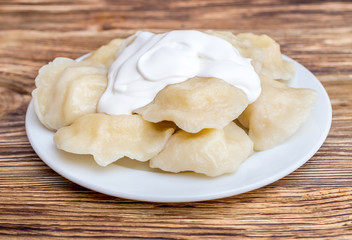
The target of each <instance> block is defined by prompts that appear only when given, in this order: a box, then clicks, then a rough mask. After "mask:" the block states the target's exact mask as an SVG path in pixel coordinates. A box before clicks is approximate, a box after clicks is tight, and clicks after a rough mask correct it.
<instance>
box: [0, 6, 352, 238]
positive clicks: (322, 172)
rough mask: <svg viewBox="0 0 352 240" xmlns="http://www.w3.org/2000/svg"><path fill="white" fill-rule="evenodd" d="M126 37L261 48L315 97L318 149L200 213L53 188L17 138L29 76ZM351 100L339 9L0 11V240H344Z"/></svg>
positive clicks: (351, 59) (346, 38)
mask: <svg viewBox="0 0 352 240" xmlns="http://www.w3.org/2000/svg"><path fill="white" fill-rule="evenodd" d="M138 29H150V30H153V31H156V32H160V31H164V30H169V29H225V30H230V31H233V32H235V33H238V32H244V31H245V32H248V31H251V32H255V33H266V34H268V35H269V36H272V37H273V38H274V39H276V40H277V41H278V42H279V43H280V44H281V48H282V51H283V53H285V54H286V55H288V56H290V57H292V58H294V59H296V60H298V61H299V62H300V63H302V64H303V65H304V66H306V67H308V68H309V69H310V70H311V71H312V72H313V73H314V74H315V75H316V76H317V77H318V78H319V80H320V81H321V82H322V84H323V85H324V87H325V88H326V90H327V92H328V94H329V96H330V98H331V102H332V108H333V123H332V128H331V131H330V133H329V136H328V138H327V140H326V142H325V143H324V145H323V146H322V147H321V149H320V150H319V151H318V152H317V153H316V154H315V155H314V156H313V157H312V159H310V160H309V161H308V162H307V163H306V164H305V165H304V166H302V167H301V168H299V169H298V170H297V171H295V172H293V173H292V174H290V175H288V176H287V177H285V178H283V179H281V180H280V181H277V182H275V183H273V184H271V185H269V186H266V187H264V188H261V189H258V190H254V191H251V192H249V193H245V194H241V195H238V196H233V197H229V198H225V199H219V200H213V201H207V202H198V203H182V204H161V203H145V202H138V201H131V200H125V199H120V198H115V197H111V196H106V195H103V194H100V193H96V192H93V191H90V190H87V189H85V188H82V187H80V186H78V185H76V184H74V183H72V182H70V181H68V180H66V179H64V178H63V177H61V176H59V175H58V174H56V173H55V172H54V171H53V170H51V169H50V168H48V167H47V166H46V165H45V164H44V163H43V162H42V161H41V160H40V159H39V158H38V156H37V155H36V154H35V152H34V151H33V150H32V148H31V146H30V144H29V142H28V139H27V137H26V133H25V127H24V121H25V112H26V109H27V106H28V103H29V101H30V99H31V91H32V90H33V89H34V78H35V77H36V75H37V72H38V69H39V68H40V67H41V66H43V65H44V64H46V63H47V62H49V61H51V60H53V59H54V58H55V57H58V56H65V57H70V58H77V57H79V56H81V55H83V54H85V53H87V52H90V51H92V50H94V49H95V48H97V47H99V46H100V45H102V44H104V43H106V42H108V41H109V40H110V39H113V38H116V37H126V36H128V35H130V34H132V33H133V32H134V31H135V30H138ZM351 90H352V3H351V1H271V0H258V1H251V3H248V2H247V1H232V0H218V1H216V0H201V1H185V0H184V1H171V0H167V1H158V0H152V1H136V0H133V1H108V0H106V1H94V0H79V1H71V2H68V1H64V0H55V1H49V0H30V1H24V0H13V1H1V2H0V239H54V238H58V239H68V238H74V237H77V238H83V239H89V238H94V239H103V238H115V237H121V238H125V239H128V238H129V239H138V238H141V239H152V238H156V239H224V238H230V239H233V238H236V237H237V238H238V239H244V238H250V239H256V238H263V239H273V238H278V239H295V238H310V239H332V238H336V239H351V238H352V197H351V196H352V186H351V185H352V174H351V172H352V164H351V160H352V94H351Z"/></svg>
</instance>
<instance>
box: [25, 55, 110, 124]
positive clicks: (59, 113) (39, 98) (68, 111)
mask: <svg viewBox="0 0 352 240" xmlns="http://www.w3.org/2000/svg"><path fill="white" fill-rule="evenodd" d="M106 75H107V69H106V67H105V66H104V65H102V64H101V63H93V62H88V61H84V62H76V61H74V60H72V59H69V58H56V59H55V60H54V61H53V62H50V63H49V64H47V65H45V66H43V67H42V68H41V69H40V70H39V74H38V76H37V78H36V79H35V84H36V87H37V88H36V89H35V90H34V91H33V92H32V96H33V103H34V108H35V111H36V113H37V116H38V118H39V120H40V121H41V122H42V123H43V125H44V126H46V127H47V128H48V129H51V130H57V129H59V128H61V127H63V126H67V125H69V124H71V123H72V122H73V121H74V120H75V119H77V118H78V117H80V116H82V115H84V114H87V113H93V112H96V106H97V103H98V101H99V99H100V96H101V95H102V94H103V92H104V90H105V88H106V85H107V76H106Z"/></svg>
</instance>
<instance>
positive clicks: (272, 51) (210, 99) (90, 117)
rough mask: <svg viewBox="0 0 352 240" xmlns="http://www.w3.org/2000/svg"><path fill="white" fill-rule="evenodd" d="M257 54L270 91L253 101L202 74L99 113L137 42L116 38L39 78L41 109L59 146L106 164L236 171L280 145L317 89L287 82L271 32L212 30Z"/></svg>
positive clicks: (288, 68) (53, 65) (36, 94)
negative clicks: (115, 73) (144, 100)
mask: <svg viewBox="0 0 352 240" xmlns="http://www.w3.org/2000/svg"><path fill="white" fill-rule="evenodd" d="M206 33H207V34H211V35H216V36H218V37H221V38H223V39H225V40H226V41H228V42H230V43H231V44H232V45H233V46H234V47H235V48H237V49H238V50H239V52H240V53H241V55H242V56H243V57H246V58H251V59H252V62H251V63H252V65H253V67H254V69H255V71H256V72H257V73H258V75H259V76H260V79H261V87H262V93H261V95H260V97H259V98H258V99H257V100H256V101H255V102H253V103H251V104H249V103H248V99H247V96H246V94H245V93H244V92H243V91H242V90H240V89H238V88H236V87H234V86H232V85H230V84H228V83H226V82H225V81H223V80H221V79H217V78H201V77H194V78H191V79H188V80H186V81H185V82H182V83H178V84H172V85H168V86H166V87H165V88H164V89H163V90H161V91H160V92H159V93H158V94H157V96H156V97H155V98H154V100H153V101H152V102H151V103H149V104H147V105H146V106H143V107H141V108H139V109H135V110H134V114H132V115H115V116H111V115H107V114H104V113H98V112H97V104H98V102H99V99H100V97H101V95H102V94H103V93H104V91H105V89H106V87H107V82H108V79H107V73H108V71H109V67H110V65H111V64H112V62H113V61H114V60H115V59H116V57H117V56H118V54H119V52H121V51H122V50H123V49H124V48H125V47H126V46H127V45H128V44H129V43H130V42H131V40H130V39H131V38H128V39H127V40H123V39H114V40H112V41H111V42H110V43H108V44H107V45H104V46H102V47H100V48H99V49H97V50H96V51H94V52H93V53H91V54H90V55H89V56H88V57H86V58H85V59H83V60H82V61H75V60H72V59H69V58H56V59H55V60H54V61H52V62H50V63H49V64H47V65H45V66H43V67H42V68H41V69H40V70H39V74H38V76H37V78H36V79H35V84H36V89H35V90H34V91H33V93H32V95H33V103H34V108H35V112H36V114H37V116H38V119H39V120H40V121H41V123H42V124H43V125H44V126H45V127H46V128H48V129H50V130H52V131H55V135H54V142H55V144H56V146H57V148H58V149H61V150H64V151H67V152H70V153H74V154H91V155H93V157H94V159H95V161H96V162H97V163H98V164H99V165H101V166H107V165H109V164H111V163H113V162H115V161H117V160H118V159H121V158H123V157H128V158H131V159H135V160H138V161H142V162H145V161H149V164H150V167H152V168H159V169H161V170H164V171H167V172H174V173H178V172H184V171H193V172H196V173H200V174H205V175H207V176H212V177H214V176H219V175H223V174H225V173H232V172H234V171H236V170H237V168H238V167H239V166H240V164H241V163H242V162H243V161H245V160H246V159H247V158H248V157H249V156H250V155H251V154H252V153H253V152H254V151H263V150H266V149H270V148H273V147H275V146H277V145H279V144H281V143H283V142H284V141H285V140H286V139H288V138H289V137H291V136H292V135H293V134H294V133H295V132H296V131H297V130H298V128H299V127H300V126H301V125H302V123H304V122H305V121H306V119H307V118H308V116H309V113H310V110H311V108H312V107H313V106H314V104H315V102H316V99H317V94H316V92H315V91H313V90H311V89H297V88H292V87H289V86H288V85H287V81H289V80H290V79H292V78H293V77H294V67H293V64H292V63H291V62H288V61H285V60H284V59H282V55H281V52H280V46H279V44H278V43H276V42H275V41H274V40H273V39H271V38H270V37H268V36H266V35H255V34H252V33H243V34H238V35H234V34H232V33H230V32H219V31H207V32H206Z"/></svg>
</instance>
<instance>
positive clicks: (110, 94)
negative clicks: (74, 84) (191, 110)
mask: <svg viewBox="0 0 352 240" xmlns="http://www.w3.org/2000/svg"><path fill="white" fill-rule="evenodd" d="M126 41H131V38H130V39H127V40H126ZM125 44H126V45H128V43H125ZM250 61H251V60H250V59H248V58H244V57H242V56H241V55H240V53H239V52H238V50H237V49H236V48H234V47H233V46H232V45H231V44H230V43H229V42H227V41H226V40H224V39H222V38H219V37H217V36H213V35H209V34H206V33H203V32H199V31H194V30H177V31H171V32H166V33H162V34H154V33H151V32H141V31H140V32H137V33H136V34H135V35H134V36H133V37H132V42H131V43H129V45H128V46H127V47H126V48H124V49H123V50H122V51H118V52H117V58H116V60H115V61H114V62H113V63H112V65H111V67H110V70H109V74H108V86H107V89H106V90H105V92H104V94H103V95H102V97H101V99H100V101H99V104H98V112H104V113H107V114H110V115H119V114H131V113H132V112H133V110H135V109H137V108H139V107H142V106H145V105H147V104H148V103H150V102H152V101H153V99H154V97H155V96H156V94H157V93H158V92H159V91H160V90H162V89H163V88H164V87H166V86H167V85H169V84H175V83H180V82H183V81H185V80H187V79H189V78H192V77H195V76H198V77H215V78H220V79H223V80H224V81H226V82H228V83H230V84H232V85H233V86H235V87H237V88H239V89H241V90H242V91H243V92H244V93H245V94H246V95H247V97H248V100H249V102H250V103H251V102H254V101H255V100H256V99H257V98H258V97H259V95H260V92H261V87H260V79H259V76H258V75H257V73H256V72H255V71H254V68H253V67H252V65H251V63H250Z"/></svg>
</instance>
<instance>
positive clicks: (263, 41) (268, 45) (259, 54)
mask: <svg viewBox="0 0 352 240" xmlns="http://www.w3.org/2000/svg"><path fill="white" fill-rule="evenodd" d="M207 33H209V34H213V35H216V36H218V37H221V38H223V39H225V40H226V41H228V42H230V43H231V44H232V45H233V46H234V47H235V48H237V49H238V50H239V51H240V53H241V55H242V56H243V57H246V58H251V59H252V65H253V67H254V68H255V70H256V72H257V73H258V74H261V75H265V76H267V77H269V78H272V79H282V80H290V79H292V78H293V77H294V72H295V70H294V66H293V63H291V62H288V61H286V60H284V59H283V58H282V55H281V51H280V45H279V44H278V43H277V42H275V41H274V40H273V39H272V38H270V37H269V36H267V35H264V34H263V35H256V34H253V33H240V34H237V35H233V34H232V33H231V32H221V31H208V32H207Z"/></svg>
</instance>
